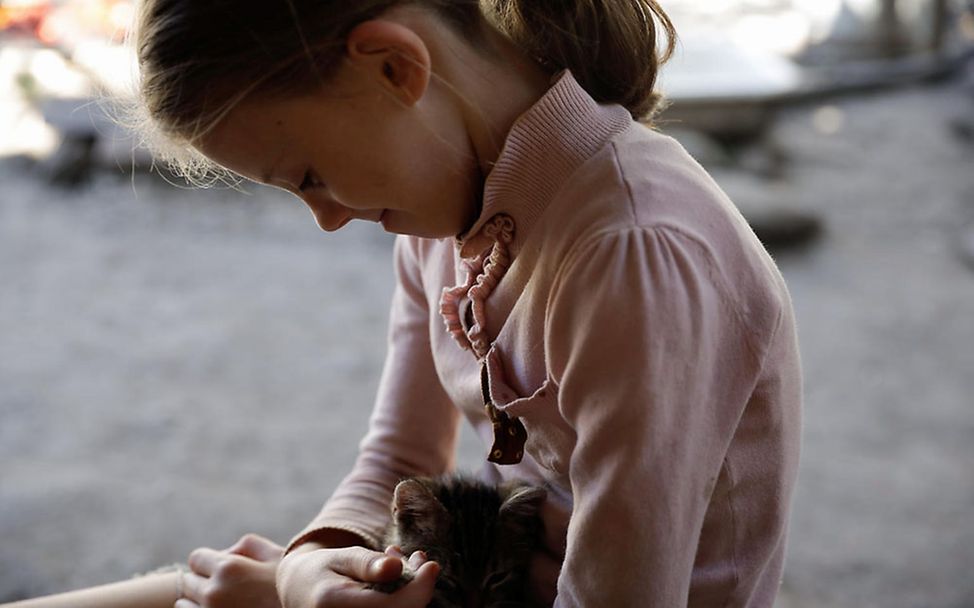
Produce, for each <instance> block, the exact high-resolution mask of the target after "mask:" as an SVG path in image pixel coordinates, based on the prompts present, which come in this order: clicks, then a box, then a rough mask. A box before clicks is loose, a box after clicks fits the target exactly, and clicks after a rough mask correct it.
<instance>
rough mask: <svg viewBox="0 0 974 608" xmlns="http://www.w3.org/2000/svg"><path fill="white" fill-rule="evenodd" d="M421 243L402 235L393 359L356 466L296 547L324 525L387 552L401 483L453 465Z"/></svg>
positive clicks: (453, 417) (455, 415) (452, 433)
mask: <svg viewBox="0 0 974 608" xmlns="http://www.w3.org/2000/svg"><path fill="white" fill-rule="evenodd" d="M416 245H417V243H416V240H415V239H409V238H406V237H399V238H397V240H396V244H395V250H394V259H395V271H396V288H395V291H394V293H393V298H392V306H391V312H390V316H389V334H388V348H387V353H386V360H385V364H384V367H383V371H382V377H381V380H380V383H379V390H378V393H377V396H376V401H375V405H374V409H373V412H372V416H371V419H370V421H369V430H368V433H367V434H366V436H365V438H364V439H363V440H362V442H361V444H360V446H359V456H358V458H357V460H356V462H355V466H354V467H353V469H352V471H351V472H350V473H349V474H348V475H347V476H346V477H345V478H344V480H343V481H342V482H341V483H340V484H339V486H338V488H337V489H336V490H335V492H334V493H333V494H332V496H331V498H330V499H329V500H328V501H327V502H326V503H325V505H324V507H323V508H322V510H321V512H320V513H319V515H318V516H317V517H316V518H315V519H314V520H313V521H312V522H311V524H309V525H308V526H307V527H306V528H305V529H304V530H303V531H302V532H301V533H300V534H298V535H297V536H296V537H295V538H294V539H293V540H292V541H291V543H290V544H289V550H290V549H292V548H294V547H295V546H297V545H298V544H300V543H302V542H305V541H307V540H313V538H314V536H315V534H316V533H317V532H319V531H321V530H322V529H325V528H335V529H340V530H345V531H348V532H352V533H355V534H357V535H358V536H360V537H362V538H363V539H364V540H365V541H366V543H367V544H368V545H369V546H370V547H372V548H376V549H380V548H381V547H380V545H381V542H382V538H383V536H384V532H385V529H386V527H387V526H388V523H389V519H390V514H391V510H390V505H391V501H392V494H393V490H394V488H395V485H396V483H398V481H399V480H401V479H402V478H404V477H410V476H415V475H437V474H440V473H444V472H447V471H449V470H451V469H452V468H453V466H454V458H455V451H456V441H457V436H458V429H459V427H458V425H459V421H460V417H459V412H458V411H457V409H456V407H454V405H453V403H452V401H451V400H450V398H449V397H448V396H447V394H446V392H445V391H444V389H443V387H442V385H441V383H440V381H439V378H438V376H437V373H436V370H435V368H434V365H433V357H432V353H431V349H430V333H429V332H430V311H429V306H428V304H427V299H426V297H425V293H424V290H423V284H422V277H421V273H420V268H419V263H418V258H417V256H418V252H417V250H416Z"/></svg>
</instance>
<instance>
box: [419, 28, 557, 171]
mask: <svg viewBox="0 0 974 608" xmlns="http://www.w3.org/2000/svg"><path fill="white" fill-rule="evenodd" d="M487 37H488V50H487V51H485V52H481V51H478V50H476V49H474V48H472V47H471V46H470V44H469V43H467V42H466V41H464V40H461V39H460V38H458V37H456V36H453V35H450V34H448V33H447V34H445V35H444V32H443V30H440V31H438V32H436V34H435V35H434V36H433V37H432V39H431V38H426V40H427V42H428V46H429V50H430V55H431V59H432V66H433V70H434V71H435V72H436V74H437V75H438V76H439V77H441V78H442V79H443V80H445V81H446V82H447V83H449V85H448V86H447V88H448V89H449V90H450V91H448V92H447V93H448V98H450V99H452V100H453V102H454V108H455V110H456V111H457V112H459V115H460V119H461V120H462V121H463V124H464V125H465V127H466V130H467V134H468V137H469V141H470V144H471V147H472V148H473V150H474V151H475V153H476V155H477V163H478V165H479V166H480V169H481V172H482V174H483V175H485V176H486V175H487V174H488V173H490V171H491V169H492V168H493V166H494V163H495V162H496V160H497V157H498V156H499V155H500V152H501V148H502V147H503V145H504V141H505V139H506V138H507V134H508V132H510V130H511V126H512V125H513V124H514V122H515V121H516V120H517V119H518V117H520V116H521V115H522V114H524V112H526V111H527V110H528V109H529V108H531V106H533V105H534V104H535V103H537V101H538V100H539V99H540V98H541V97H542V96H543V95H544V94H545V93H546V92H547V91H548V89H549V88H550V86H551V74H549V73H548V72H546V71H545V70H544V69H542V67H541V66H540V65H538V64H537V63H536V62H535V61H533V60H532V59H531V58H529V57H527V56H526V55H525V54H524V53H523V52H522V51H521V50H520V49H519V48H518V47H517V46H516V45H515V44H514V43H513V42H511V41H510V40H509V39H508V38H507V37H506V36H504V35H503V34H501V33H500V32H498V31H496V30H495V29H493V28H490V31H489V33H488V34H487ZM451 92H452V94H451Z"/></svg>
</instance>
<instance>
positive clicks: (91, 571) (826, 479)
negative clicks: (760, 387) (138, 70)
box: [0, 0, 974, 608]
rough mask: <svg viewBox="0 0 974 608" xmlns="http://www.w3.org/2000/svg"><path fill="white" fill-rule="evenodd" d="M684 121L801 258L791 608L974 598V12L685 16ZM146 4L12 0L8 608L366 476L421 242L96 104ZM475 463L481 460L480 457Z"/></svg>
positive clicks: (681, 15)
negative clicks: (399, 261) (191, 159)
mask: <svg viewBox="0 0 974 608" xmlns="http://www.w3.org/2000/svg"><path fill="white" fill-rule="evenodd" d="M662 4H663V6H664V8H666V9H667V10H669V11H670V12H671V14H672V16H673V18H674V20H675V22H676V25H677V28H678V30H679V31H680V33H681V44H680V47H679V51H678V54H677V56H676V57H675V58H674V60H673V61H672V62H671V63H670V64H669V65H668V66H667V67H666V68H665V70H664V73H663V76H662V82H661V86H662V88H663V90H664V91H665V92H666V93H667V94H668V96H669V97H670V99H671V101H672V105H671V106H670V108H669V109H668V110H667V111H666V112H665V113H664V115H663V116H662V120H661V129H662V130H663V131H664V132H667V133H669V134H672V135H673V136H674V137H677V138H678V139H679V140H680V141H681V142H683V144H684V145H685V146H686V147H687V148H688V149H689V150H690V151H691V152H692V153H693V154H694V155H695V156H696V157H697V158H698V159H699V160H700V161H701V162H702V163H703V164H704V165H705V166H706V167H707V168H708V170H710V171H711V172H712V174H713V175H714V176H715V178H716V179H717V180H718V182H719V183H720V184H721V185H722V186H723V187H724V188H725V189H726V190H727V191H728V193H729V194H730V195H731V197H732V199H733V200H734V201H735V202H736V203H737V204H738V206H739V207H740V208H741V209H742V211H743V212H744V214H745V216H746V217H747V218H748V220H749V221H750V223H751V225H752V226H753V227H754V229H755V231H756V232H757V234H758V235H759V237H760V238H761V239H762V240H763V241H764V242H765V244H766V245H767V246H768V247H769V249H770V250H771V252H772V254H773V255H774V256H775V259H776V260H777V262H778V264H779V265H780V267H781V269H782V272H783V273H784V275H785V278H786V279H787V281H788V283H789V285H790V288H791V290H792V295H793V298H794V302H795V306H796V309H797V313H798V319H799V331H800V337H801V341H802V349H803V357H804V368H805V374H806V410H805V434H804V442H805V443H804V452H803V462H802V470H801V477H800V480H799V487H798V492H797V495H796V496H795V503H794V506H795V509H794V518H793V521H792V525H791V541H790V548H789V557H788V562H787V567H786V572H785V577H784V582H783V592H782V596H781V599H780V601H779V606H780V607H782V608H795V607H802V608H805V607H816V608H850V607H856V608H858V607H877V608H879V607H882V608H900V607H902V608H906V607H923V608H961V607H972V606H974V577H971V576H970V571H971V569H972V566H974V162H972V161H974V60H972V52H971V51H972V45H974V16H972V8H974V7H972V6H971V3H967V2H964V1H961V0H697V1H692V0H669V1H667V0H663V3H662ZM133 10H134V9H133V4H132V3H131V2H126V1H120V0H75V1H60V2H58V1H42V0H0V602H2V601H8V600H14V599H19V598H24V597H28V596H34V595H38V594H43V593H52V592H58V591H64V590H68V589H72V588H77V587H81V586H88V585H93V584H99V583H105V582H109V581H114V580H118V579H121V578H127V577H129V576H131V575H133V574H135V573H138V572H143V571H147V570H151V569H154V568H156V567H159V566H161V565H164V564H167V563H171V562H174V561H181V560H183V559H185V556H186V555H187V554H188V552H189V551H190V550H192V549H193V548H195V547H197V546H201V545H207V546H212V547H217V548H222V547H226V546H228V545H230V544H231V543H233V542H234V541H235V540H236V539H237V538H238V537H239V536H240V535H242V534H243V533H245V532H251V531H254V532H258V533H261V534H264V535H266V536H268V537H270V538H272V539H274V540H276V541H278V542H281V543H283V542H286V540H287V539H288V538H289V537H290V535H291V534H293V533H294V532H295V531H296V530H298V529H300V528H301V527H302V526H303V525H304V524H305V523H306V522H307V521H308V520H310V518H311V517H313V515H314V514H315V513H316V512H317V510H318V508H319V506H320V504H321V503H322V501H323V500H324V499H325V498H326V497H327V496H328V494H329V493H330V491H331V489H332V488H333V487H334V486H335V484H336V483H337V482H338V480H339V479H340V478H341V477H342V475H343V474H344V473H345V471H347V470H348V468H349V467H350V465H351V463H352V461H353V459H354V456H355V452H356V445H357V442H358V440H359V438H360V436H361V435H362V434H363V432H364V429H365V425H366V421H367V418H368V414H369V411H370V407H371V400H372V396H373V392H374V390H375V387H376V384H377V380H378V373H379V370H380V365H381V361H382V357H383V352H384V347H385V331H386V327H385V323H386V309H387V306H388V302H389V298H390V295H391V286H392V270H391V266H390V253H391V246H392V237H391V236H389V235H386V234H384V233H382V232H381V231H379V230H377V229H376V228H375V227H373V226H371V225H369V226H365V225H361V226H360V225H355V224H353V225H350V226H348V227H347V228H345V229H344V230H342V231H341V232H339V233H337V234H334V235H327V236H326V235H323V234H321V233H320V232H319V231H318V229H317V227H316V226H315V224H314V222H313V221H312V218H311V216H310V215H309V214H308V212H307V211H306V210H305V209H304V207H303V206H302V205H300V204H299V203H298V202H297V201H294V200H290V197H289V196H287V195H283V194H280V193H277V192H274V191H271V190H269V189H265V188H261V187H257V186H246V187H244V189H243V190H244V191H243V192H240V191H235V190H231V189H227V188H212V189H208V190H199V189H191V188H188V187H186V186H185V185H183V184H181V183H180V182H179V181H178V180H174V179H173V178H172V177H171V176H169V175H168V174H167V173H166V171H165V169H164V168H156V170H155V171H153V170H152V160H151V158H149V157H148V155H147V154H146V153H145V152H144V151H142V150H133V147H134V143H135V142H134V141H133V138H132V136H131V135H130V134H129V133H127V132H126V131H125V130H124V129H122V128H119V127H117V126H114V124H113V123H112V121H111V120H109V119H108V118H106V113H105V109H104V107H105V105H104V104H103V103H101V102H100V101H99V100H100V99H102V98H104V96H105V95H106V93H107V94H108V95H112V94H119V93H120V92H122V91H124V90H126V87H128V86H130V84H131V82H132V77H133V73H134V68H133V64H132V57H131V54H130V52H129V51H128V50H126V48H125V47H124V46H123V44H122V41H123V37H124V34H125V28H126V26H127V24H129V23H130V20H131V15H132V12H133ZM458 458H459V463H460V466H461V467H465V468H473V467H476V466H477V464H478V463H479V462H480V461H482V459H483V454H482V453H481V448H480V447H478V446H477V445H476V444H474V443H473V442H472V441H471V438H470V436H469V435H465V436H464V439H463V442H462V445H461V448H460V454H459V457H458Z"/></svg>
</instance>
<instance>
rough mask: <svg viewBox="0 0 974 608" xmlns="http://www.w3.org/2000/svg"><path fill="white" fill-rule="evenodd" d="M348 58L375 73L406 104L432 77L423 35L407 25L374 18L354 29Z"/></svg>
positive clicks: (412, 101) (415, 98) (413, 100)
mask: <svg viewBox="0 0 974 608" xmlns="http://www.w3.org/2000/svg"><path fill="white" fill-rule="evenodd" d="M346 53H347V56H348V59H349V61H351V62H352V63H354V64H355V65H357V66H358V67H360V68H364V69H365V70H366V74H367V75H369V76H372V77H375V78H376V79H377V80H378V81H379V82H380V83H381V84H382V85H383V87H385V88H386V89H387V90H388V91H389V92H390V93H393V94H394V95H395V96H396V97H397V98H398V99H399V100H400V101H402V102H403V103H405V104H407V105H410V106H411V105H413V104H415V103H416V102H417V101H419V100H420V99H421V98H422V97H423V94H424V93H426V88H427V87H428V86H429V79H430V67H431V66H430V54H429V49H427V48H426V44H425V43H424V42H423V39H422V38H420V37H419V35H418V34H416V32H415V31H413V30H411V29H409V28H408V27H406V26H404V25H402V24H399V23H396V22H394V21H387V20H384V19H373V20H371V21H365V22H362V23H360V24H358V25H357V26H355V28H354V29H352V31H351V32H349V34H348V38H347V39H346Z"/></svg>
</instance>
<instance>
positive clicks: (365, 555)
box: [277, 543, 440, 608]
mask: <svg viewBox="0 0 974 608" xmlns="http://www.w3.org/2000/svg"><path fill="white" fill-rule="evenodd" d="M402 559H403V556H402V553H400V552H399V551H398V548H395V547H390V548H389V549H388V550H386V552H385V553H378V552H376V551H370V550H368V549H365V548H363V547H345V548H340V549H327V548H322V547H321V546H320V545H314V544H311V543H309V544H308V545H302V546H300V547H298V548H297V549H295V550H294V551H292V552H291V553H289V554H288V555H287V557H285V558H284V559H283V560H281V565H280V566H279V568H278V573H277V582H278V592H279V593H280V599H281V604H282V605H283V606H284V607H285V608H346V607H347V608H358V607H361V608H384V607H393V606H394V607H395V608H425V606H426V605H427V604H429V602H430V600H432V599H433V588H434V587H435V586H436V577H437V575H439V573H440V567H439V564H437V563H436V562H426V561H425V559H424V558H423V556H422V555H421V554H418V553H414V554H413V556H412V557H410V559H409V565H410V566H411V567H412V568H413V569H414V570H415V572H416V575H415V578H413V580H412V581H411V582H410V583H408V584H407V585H406V586H404V587H403V588H402V589H399V590H398V591H396V592H395V593H393V594H391V595H390V594H387V593H382V592H381V591H376V590H373V589H367V588H366V587H365V583H384V582H391V581H394V580H396V579H398V578H399V577H400V575H401V574H402V567H403V562H402Z"/></svg>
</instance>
